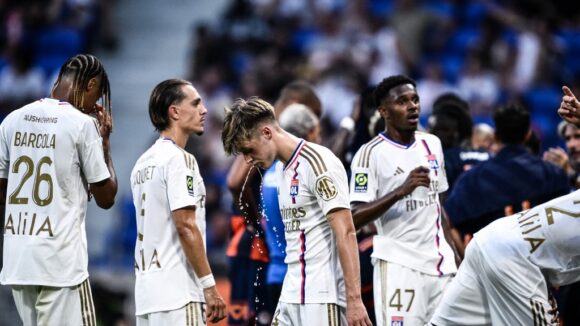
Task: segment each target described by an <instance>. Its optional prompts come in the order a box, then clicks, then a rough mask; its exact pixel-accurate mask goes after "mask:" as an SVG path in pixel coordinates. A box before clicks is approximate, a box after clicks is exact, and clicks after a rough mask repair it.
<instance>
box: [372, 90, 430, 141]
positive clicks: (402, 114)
mask: <svg viewBox="0 0 580 326" xmlns="http://www.w3.org/2000/svg"><path fill="white" fill-rule="evenodd" d="M379 112H380V113H381V116H382V117H383V119H384V120H385V124H386V125H387V130H389V129H390V130H397V131H399V132H410V131H415V130H417V126H418V125H419V113H420V112H421V106H420V103H419V95H417V90H416V89H415V87H414V86H413V85H412V84H403V85H399V86H396V87H394V88H392V89H391V90H390V91H389V96H388V97H387V98H386V99H384V100H383V101H382V102H381V103H380V106H379Z"/></svg>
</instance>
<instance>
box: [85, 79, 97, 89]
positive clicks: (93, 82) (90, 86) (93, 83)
mask: <svg viewBox="0 0 580 326" xmlns="http://www.w3.org/2000/svg"><path fill="white" fill-rule="evenodd" d="M95 87H97V77H93V78H91V79H89V82H88V83H87V91H90V90H92V89H93V88H95Z"/></svg>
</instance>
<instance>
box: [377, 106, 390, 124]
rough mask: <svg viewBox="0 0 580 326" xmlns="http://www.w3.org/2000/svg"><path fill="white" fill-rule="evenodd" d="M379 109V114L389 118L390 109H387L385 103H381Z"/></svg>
mask: <svg viewBox="0 0 580 326" xmlns="http://www.w3.org/2000/svg"><path fill="white" fill-rule="evenodd" d="M377 110H378V111H379V114H380V115H381V118H383V119H385V120H388V119H389V111H388V110H387V108H386V107H385V106H384V105H382V104H381V105H379V107H378V108H377Z"/></svg>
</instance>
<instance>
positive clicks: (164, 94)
mask: <svg viewBox="0 0 580 326" xmlns="http://www.w3.org/2000/svg"><path fill="white" fill-rule="evenodd" d="M187 85H191V83H190V82H188V81H187V80H184V79H167V80H164V81H162V82H161V83H159V84H157V86H155V88H154V89H153V91H152V92H151V97H150V98H149V118H151V123H153V126H155V129H156V130H157V131H163V130H165V129H167V128H168V127H169V115H168V112H167V109H169V107H170V106H171V105H172V104H176V103H179V102H181V101H183V99H184V98H185V93H183V90H182V87H183V86H187Z"/></svg>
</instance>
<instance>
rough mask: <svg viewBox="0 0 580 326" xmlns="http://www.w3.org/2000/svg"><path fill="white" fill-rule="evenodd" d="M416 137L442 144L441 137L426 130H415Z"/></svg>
mask: <svg viewBox="0 0 580 326" xmlns="http://www.w3.org/2000/svg"><path fill="white" fill-rule="evenodd" d="M415 139H417V140H425V141H427V142H432V143H438V144H441V140H440V139H439V137H437V136H435V135H433V134H431V133H428V132H425V131H419V130H418V131H415Z"/></svg>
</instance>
